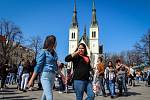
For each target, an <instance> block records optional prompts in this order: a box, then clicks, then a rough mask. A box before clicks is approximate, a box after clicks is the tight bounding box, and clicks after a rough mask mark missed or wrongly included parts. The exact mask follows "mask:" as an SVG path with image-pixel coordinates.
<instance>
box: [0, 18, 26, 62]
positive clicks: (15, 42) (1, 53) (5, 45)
mask: <svg viewBox="0 0 150 100" xmlns="http://www.w3.org/2000/svg"><path fill="white" fill-rule="evenodd" d="M0 36H1V37H4V38H5V41H0V57H1V60H2V61H6V60H10V57H11V56H12V54H13V53H12V52H13V50H14V49H16V48H17V47H18V46H19V45H20V43H21V42H22V38H23V37H22V32H21V30H20V28H19V27H18V26H16V25H15V24H14V23H13V22H11V21H8V20H5V19H1V20H0Z"/></svg>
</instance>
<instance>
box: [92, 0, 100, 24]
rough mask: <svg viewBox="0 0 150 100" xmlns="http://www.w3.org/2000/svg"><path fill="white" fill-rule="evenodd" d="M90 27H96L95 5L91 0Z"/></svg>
mask: <svg viewBox="0 0 150 100" xmlns="http://www.w3.org/2000/svg"><path fill="white" fill-rule="evenodd" d="M91 26H98V22H97V20H96V8H95V3H94V0H93V7H92V22H91Z"/></svg>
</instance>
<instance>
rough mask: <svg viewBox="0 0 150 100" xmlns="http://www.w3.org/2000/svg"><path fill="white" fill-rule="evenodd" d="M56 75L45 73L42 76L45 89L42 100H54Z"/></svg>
mask: <svg viewBox="0 0 150 100" xmlns="http://www.w3.org/2000/svg"><path fill="white" fill-rule="evenodd" d="M55 77H56V74H55V73H54V72H43V73H42V75H41V83H42V87H43V95H42V98H41V100H53V86H54V80H55Z"/></svg>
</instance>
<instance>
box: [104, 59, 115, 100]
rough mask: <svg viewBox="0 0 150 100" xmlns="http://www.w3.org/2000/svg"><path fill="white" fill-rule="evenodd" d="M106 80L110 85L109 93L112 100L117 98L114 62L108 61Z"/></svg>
mask: <svg viewBox="0 0 150 100" xmlns="http://www.w3.org/2000/svg"><path fill="white" fill-rule="evenodd" d="M106 70H107V71H106V79H107V80H108V85H109V92H110V95H111V98H115V97H116V93H115V80H116V69H115V67H114V66H113V63H112V61H111V60H110V61H108V67H107V69H106Z"/></svg>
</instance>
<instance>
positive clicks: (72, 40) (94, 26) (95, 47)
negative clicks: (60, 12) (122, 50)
mask: <svg viewBox="0 0 150 100" xmlns="http://www.w3.org/2000/svg"><path fill="white" fill-rule="evenodd" d="M79 43H84V44H85V45H86V47H87V51H88V56H89V57H90V59H91V62H92V65H94V63H96V61H97V58H98V57H99V56H100V55H102V46H100V45H99V26H98V21H97V19H96V8H95V3H94V0H93V6H92V19H91V25H90V28H89V36H87V33H86V27H84V33H83V35H82V36H81V37H79V26H78V20H77V10H76V2H75V3H74V11H73V16H72V22H71V26H70V28H69V54H71V53H73V52H74V51H75V50H76V48H77V46H78V44H79ZM69 66H72V64H71V63H69Z"/></svg>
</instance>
